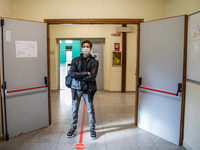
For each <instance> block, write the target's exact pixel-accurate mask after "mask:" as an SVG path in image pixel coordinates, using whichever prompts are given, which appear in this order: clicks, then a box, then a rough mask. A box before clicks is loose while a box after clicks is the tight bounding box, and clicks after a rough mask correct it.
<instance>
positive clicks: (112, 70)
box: [50, 25, 137, 91]
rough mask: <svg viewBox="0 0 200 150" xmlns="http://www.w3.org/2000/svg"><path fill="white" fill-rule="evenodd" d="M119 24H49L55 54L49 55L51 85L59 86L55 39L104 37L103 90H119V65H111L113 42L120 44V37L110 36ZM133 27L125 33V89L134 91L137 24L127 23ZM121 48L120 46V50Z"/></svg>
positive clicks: (52, 49) (57, 55)
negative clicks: (131, 30) (129, 31)
mask: <svg viewBox="0 0 200 150" xmlns="http://www.w3.org/2000/svg"><path fill="white" fill-rule="evenodd" d="M117 26H121V25H51V26H50V31H51V32H50V37H51V38H50V43H51V44H50V49H51V51H54V52H55V53H54V54H55V55H51V87H52V89H54V90H55V89H58V88H59V87H58V86H59V83H58V82H59V80H58V79H59V73H58V71H59V68H58V67H59V50H58V46H57V45H58V42H57V40H56V39H60V38H62V39H63V38H66V39H70V38H71V39H81V38H105V47H104V81H103V82H104V90H108V91H120V90H121V74H122V73H121V67H113V66H112V51H114V43H120V46H122V43H121V41H122V37H112V36H111V33H116V27H117ZM129 26H132V27H133V28H134V32H133V33H127V37H128V38H127V39H128V40H127V85H126V89H127V91H135V70H136V49H137V48H136V47H137V25H129ZM121 49H122V48H121V47H120V50H121Z"/></svg>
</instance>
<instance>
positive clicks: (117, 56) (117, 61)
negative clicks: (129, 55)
mask: <svg viewBox="0 0 200 150" xmlns="http://www.w3.org/2000/svg"><path fill="white" fill-rule="evenodd" d="M112 53H113V54H112V60H113V61H112V66H121V65H122V53H121V52H120V51H113V52H112Z"/></svg>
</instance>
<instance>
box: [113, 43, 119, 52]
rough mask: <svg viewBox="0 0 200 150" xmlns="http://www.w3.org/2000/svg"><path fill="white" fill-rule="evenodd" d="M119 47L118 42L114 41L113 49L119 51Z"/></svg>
mask: <svg viewBox="0 0 200 150" xmlns="http://www.w3.org/2000/svg"><path fill="white" fill-rule="evenodd" d="M119 48H120V43H115V44H114V50H115V51H119Z"/></svg>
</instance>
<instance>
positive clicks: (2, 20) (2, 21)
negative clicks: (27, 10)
mask: <svg viewBox="0 0 200 150" xmlns="http://www.w3.org/2000/svg"><path fill="white" fill-rule="evenodd" d="M3 26H4V19H1V27H3Z"/></svg>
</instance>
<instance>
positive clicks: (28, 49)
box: [15, 41, 37, 58]
mask: <svg viewBox="0 0 200 150" xmlns="http://www.w3.org/2000/svg"><path fill="white" fill-rule="evenodd" d="M15 49H16V57H17V58H24V57H37V42H36V41H16V42H15Z"/></svg>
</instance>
